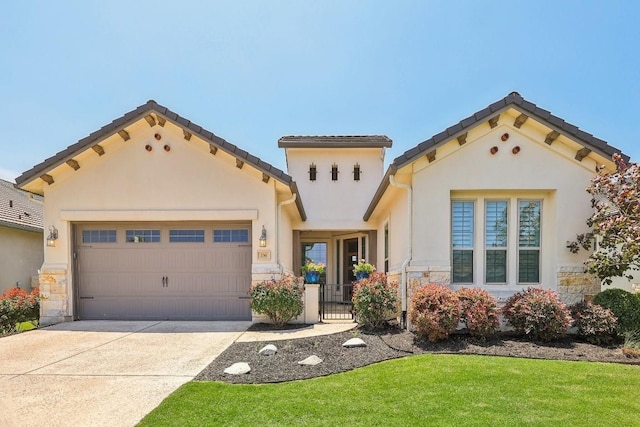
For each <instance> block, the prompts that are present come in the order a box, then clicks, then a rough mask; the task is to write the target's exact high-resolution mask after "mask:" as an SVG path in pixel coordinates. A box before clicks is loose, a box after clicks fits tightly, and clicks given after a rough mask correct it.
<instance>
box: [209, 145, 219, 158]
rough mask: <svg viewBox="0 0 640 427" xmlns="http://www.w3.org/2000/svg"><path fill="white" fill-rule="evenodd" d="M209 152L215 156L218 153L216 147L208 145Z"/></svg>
mask: <svg viewBox="0 0 640 427" xmlns="http://www.w3.org/2000/svg"><path fill="white" fill-rule="evenodd" d="M209 152H210V153H211V154H213V155H214V156H215V155H216V153H217V152H218V147H216V146H215V145H211V144H209Z"/></svg>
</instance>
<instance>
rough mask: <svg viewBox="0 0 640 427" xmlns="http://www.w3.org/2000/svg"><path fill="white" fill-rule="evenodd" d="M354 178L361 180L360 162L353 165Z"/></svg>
mask: <svg viewBox="0 0 640 427" xmlns="http://www.w3.org/2000/svg"><path fill="white" fill-rule="evenodd" d="M353 180H354V181H360V165H359V164H358V163H356V164H355V165H353Z"/></svg>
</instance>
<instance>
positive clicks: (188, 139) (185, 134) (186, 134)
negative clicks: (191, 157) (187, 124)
mask: <svg viewBox="0 0 640 427" xmlns="http://www.w3.org/2000/svg"><path fill="white" fill-rule="evenodd" d="M182 133H183V135H184V139H186V140H187V141H191V134H190V133H189V132H187V131H186V130H183V131H182Z"/></svg>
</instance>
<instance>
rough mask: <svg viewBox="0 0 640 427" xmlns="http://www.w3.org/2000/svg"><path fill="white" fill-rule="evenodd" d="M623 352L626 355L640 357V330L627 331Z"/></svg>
mask: <svg viewBox="0 0 640 427" xmlns="http://www.w3.org/2000/svg"><path fill="white" fill-rule="evenodd" d="M623 335H624V344H623V345H622V354H624V355H625V356H626V357H633V358H636V359H637V358H638V357H640V332H638V331H636V332H625V333H624V334H623Z"/></svg>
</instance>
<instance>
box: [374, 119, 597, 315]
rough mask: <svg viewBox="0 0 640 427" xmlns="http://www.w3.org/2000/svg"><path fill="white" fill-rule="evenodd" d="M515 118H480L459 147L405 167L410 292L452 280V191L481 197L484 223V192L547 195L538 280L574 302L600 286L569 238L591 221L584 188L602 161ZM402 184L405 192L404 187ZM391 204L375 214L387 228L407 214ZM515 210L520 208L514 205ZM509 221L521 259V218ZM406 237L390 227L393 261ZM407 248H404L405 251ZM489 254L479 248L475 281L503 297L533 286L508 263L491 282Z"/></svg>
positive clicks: (493, 195) (478, 205)
mask: <svg viewBox="0 0 640 427" xmlns="http://www.w3.org/2000/svg"><path fill="white" fill-rule="evenodd" d="M508 123H512V121H511V119H509V118H505V119H504V120H503V119H501V124H500V125H499V126H497V127H496V128H494V129H491V128H490V127H489V125H488V124H482V125H479V126H478V127H477V128H475V129H473V130H472V131H470V132H469V135H468V137H467V142H466V144H465V145H463V146H460V145H459V144H458V142H457V141H455V140H454V141H452V142H449V143H448V144H447V145H445V146H444V147H441V148H439V149H438V151H437V156H436V160H435V161H434V162H432V163H430V162H429V161H428V159H426V158H422V159H420V160H417V161H416V162H414V163H413V164H412V165H409V166H407V167H405V168H404V169H403V170H401V171H400V172H401V173H403V174H405V176H406V175H407V174H409V176H410V177H411V178H410V182H411V185H412V190H413V254H412V261H411V264H410V267H409V268H408V290H409V297H410V293H411V289H412V288H415V287H416V286H419V285H421V284H425V283H428V282H435V283H445V284H449V283H451V200H452V199H453V198H459V199H463V200H474V201H476V208H475V209H476V217H475V224H476V226H477V227H480V226H481V225H482V218H483V215H484V212H483V210H484V200H485V199H496V198H498V199H503V198H504V199H510V200H511V203H513V202H515V201H517V200H518V199H538V200H542V202H543V204H542V230H541V232H542V236H541V276H540V284H539V286H540V287H542V288H548V289H552V290H554V291H557V292H558V293H559V294H560V296H561V297H562V298H563V299H564V300H565V301H566V302H568V303H573V302H577V301H579V300H581V299H582V297H583V295H584V294H593V293H597V292H598V290H599V283H597V281H595V280H594V278H593V277H590V276H589V275H587V274H585V273H584V269H583V261H584V255H583V254H577V255H576V254H571V253H570V252H569V250H568V249H567V248H566V244H567V241H569V240H573V239H575V236H576V234H578V233H581V232H584V231H586V224H585V220H586V218H587V217H588V216H589V215H590V212H591V207H590V197H589V195H588V194H587V193H586V192H585V188H586V187H587V185H588V183H589V181H590V179H591V178H592V177H593V175H594V173H595V164H596V160H595V159H592V158H590V157H587V158H585V159H583V161H582V162H579V161H577V160H575V159H574V156H575V153H576V151H575V150H576V148H575V147H572V146H570V143H571V142H570V141H567V143H566V144H560V143H558V142H556V143H555V144H553V145H552V146H549V145H547V144H545V143H544V135H545V134H544V130H543V129H539V128H538V127H535V126H531V127H527V126H523V127H522V128H521V129H516V128H514V127H513V126H511V125H510V124H508ZM505 133H508V134H509V138H508V139H507V141H506V142H503V141H502V140H501V136H502V135H503V134H505ZM493 146H497V147H498V149H499V150H498V152H497V153H496V154H493V155H492V154H491V153H490V148H491V147H493ZM516 146H518V147H520V151H519V152H518V153H517V154H513V153H512V149H513V148H514V147H516ZM576 146H577V145H576ZM577 149H579V147H577ZM399 175H400V174H399ZM394 191H396V190H392V192H394ZM397 191H399V192H401V193H399V194H403V193H404V190H397ZM384 206H385V209H384V212H383V213H380V212H379V213H377V216H376V218H377V221H379V222H380V226H381V227H382V224H381V221H383V218H384V217H385V215H388V216H389V217H390V218H391V219H392V220H391V224H392V225H393V224H394V221H393V219H394V218H396V217H397V216H400V217H402V216H403V215H402V213H401V212H399V211H398V209H401V208H403V207H404V206H405V205H404V204H403V203H402V202H399V203H395V204H390V203H385V205H384ZM511 209H512V212H515V207H514V206H512V208H511ZM509 222H510V235H509V247H510V248H511V249H510V250H509V253H510V254H511V255H510V256H511V257H512V258H511V261H509V263H510V265H515V262H514V261H513V257H514V253H515V250H514V248H517V224H516V223H517V218H515V217H514V216H511V217H510V219H509ZM380 229H381V228H379V230H380ZM399 229H402V226H399ZM405 230H406V228H405ZM406 236H407V235H406V233H395V232H392V228H391V227H390V239H391V241H392V243H391V247H392V248H393V251H392V253H393V254H394V255H393V256H392V260H393V261H392V262H391V265H393V266H395V265H397V262H398V261H397V259H396V258H397V254H398V248H400V247H401V245H402V242H404V241H405V239H406V238H407V237H406ZM476 245H478V243H476ZM405 252H406V250H401V251H400V253H401V254H403V253H405ZM483 256H484V250H483V248H482V247H476V250H475V251H474V271H475V274H474V283H473V284H472V285H473V286H479V287H481V288H484V289H487V290H489V291H490V292H492V293H493V294H494V295H495V296H497V297H498V298H499V299H504V298H507V297H508V296H510V295H511V294H513V293H514V292H516V291H519V290H521V289H523V288H526V287H527V286H523V285H520V284H518V283H517V271H516V269H515V268H511V269H508V272H507V274H508V282H507V283H506V284H500V285H488V284H485V283H484V259H483ZM391 270H393V268H392V269H391ZM461 286H462V285H454V286H453V287H454V288H458V287H461ZM465 286H468V284H467V285H465Z"/></svg>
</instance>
